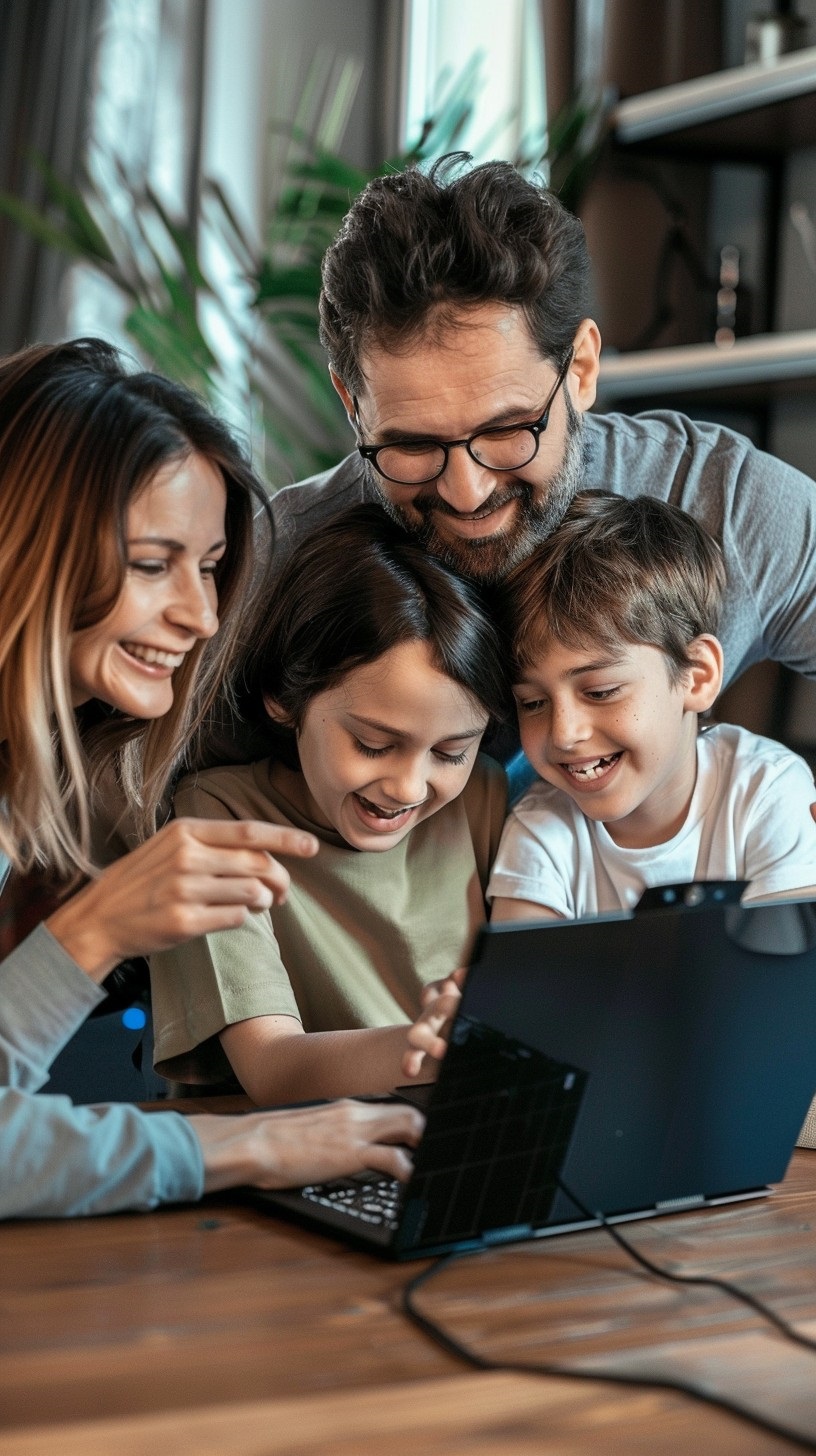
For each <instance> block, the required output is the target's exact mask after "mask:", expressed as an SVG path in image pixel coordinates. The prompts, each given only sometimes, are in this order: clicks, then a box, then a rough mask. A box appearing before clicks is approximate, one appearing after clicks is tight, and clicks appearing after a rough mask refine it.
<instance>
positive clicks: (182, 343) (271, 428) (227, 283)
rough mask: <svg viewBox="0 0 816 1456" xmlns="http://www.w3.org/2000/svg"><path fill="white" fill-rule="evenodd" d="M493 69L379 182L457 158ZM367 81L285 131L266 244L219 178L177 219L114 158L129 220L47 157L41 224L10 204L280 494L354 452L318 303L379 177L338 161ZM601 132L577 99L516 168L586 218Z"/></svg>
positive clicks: (467, 77) (318, 104)
mask: <svg viewBox="0 0 816 1456" xmlns="http://www.w3.org/2000/svg"><path fill="white" fill-rule="evenodd" d="M481 66H482V58H481V56H479V55H477V56H474V57H473V58H472V59H471V60H470V61H469V62H468V63H467V65H465V66H464V68H463V69H462V71H461V72H460V73H459V74H458V76H456V77H454V78H443V81H442V84H441V86H440V93H439V101H438V104H437V106H436V107H435V108H434V111H433V113H432V114H431V115H430V116H429V117H428V118H427V119H426V121H425V122H424V124H423V126H422V128H421V133H420V136H419V137H418V138H417V140H416V142H415V144H414V145H413V146H411V147H410V148H409V149H408V150H407V151H406V152H404V153H402V154H401V155H399V156H396V157H392V158H390V159H388V160H387V161H386V162H384V163H383V164H382V167H381V168H379V169H377V172H385V171H390V170H397V169H402V168H403V167H405V166H406V165H408V164H410V163H420V164H421V163H422V162H424V161H428V160H430V159H432V158H434V157H438V156H441V155H443V154H444V153H446V152H449V151H453V150H455V149H456V148H457V146H458V145H459V144H460V141H461V137H462V136H463V134H464V132H465V129H466V127H467V125H468V123H469V122H470V120H471V116H472V111H473V98H474V96H475V94H476V92H477V90H478V88H479V85H480V84H481V80H480V77H481ZM310 76H312V77H314V71H313V72H310ZM358 79H359V73H358V72H357V70H356V67H355V65H354V63H353V62H350V61H348V62H342V63H341V64H340V66H339V71H338V70H337V68H335V74H334V78H333V85H332V87H331V88H330V92H329V94H328V96H326V95H323V96H319V95H318V94H317V93H318V92H319V90H320V88H319V86H318V85H317V83H316V82H315V81H314V79H313V80H312V82H311V83H307V85H306V87H305V88H304V91H303V93H302V95H301V98H300V100H299V103H298V106H297V108H296V110H295V114H294V117H292V118H291V119H290V120H287V121H284V122H281V123H278V124H276V125H275V126H273V127H272V128H271V131H270V137H269V155H270V163H269V168H268V170H269V185H268V196H269V204H268V211H267V218H266V225H265V229H264V235H263V238H262V240H261V243H260V245H259V244H258V243H256V242H254V241H253V240H252V239H251V238H250V237H249V236H248V234H247V231H246V229H245V228H244V227H243V226H242V224H241V223H240V221H239V219H238V216H237V213H236V209H235V207H234V205H233V202H232V200H231V199H230V197H229V196H228V195H227V193H226V191H225V189H224V188H223V187H222V186H221V185H220V184H219V183H218V182H217V181H215V180H213V179H212V178H204V179H203V182H202V185H201V194H200V209H199V215H198V216H197V217H196V218H194V219H193V220H179V219H177V218H174V217H172V216H171V215H170V213H169V211H168V209H167V208H166V207H165V205H164V203H163V202H162V199H161V198H160V197H159V196H158V195H157V193H156V192H155V190H154V189H153V188H152V187H151V186H150V185H149V184H147V183H146V182H145V181H144V180H143V179H140V178H137V177H134V176H132V175H130V174H129V173H128V171H127V169H126V168H125V167H124V166H123V165H122V164H121V163H120V162H118V161H117V159H116V158H109V159H108V170H109V171H111V169H112V171H113V175H114V176H115V177H116V178H117V179H118V183H119V185H120V187H121V189H122V191H123V192H124V193H126V194H127V195H128V196H129V197H130V198H131V199H132V206H131V207H129V208H128V209H127V212H126V214H125V215H122V210H121V209H115V208H113V207H112V206H111V203H110V200H109V198H108V196H107V194H106V192H105V190H104V189H103V187H102V186H101V185H100V184H99V183H98V182H96V181H94V179H93V178H92V177H91V175H90V174H86V176H85V177H84V178H83V180H82V182H81V184H80V185H79V186H77V187H73V186H69V185H68V184H67V183H66V182H65V181H64V180H63V179H62V178H60V177H59V176H58V175H57V174H56V173H55V172H54V171H53V169H51V168H49V167H48V165H47V164H46V163H45V162H44V161H43V160H42V159H37V158H35V159H34V165H36V166H38V167H39V168H40V170H41V172H42V174H43V176H44V179H45V183H46V187H47V193H48V203H47V205H46V207H45V208H44V209H43V210H42V211H38V210H36V209H33V208H31V207H29V206H28V205H27V204H25V203H24V202H22V201H21V200H20V199H18V198H16V197H14V196H12V195H11V194H8V193H0V212H3V213H5V214H6V215H7V216H8V217H10V218H11V219H12V220H13V221H15V222H16V223H17V224H18V225H19V226H21V227H23V228H25V229H26V230H27V231H28V232H29V233H30V234H31V235H33V236H34V237H36V238H37V240H38V241H39V242H40V243H41V244H43V245H44V246H46V247H51V248H55V249H57V250H59V251H60V252H62V253H63V254H64V255H66V256H67V257H68V258H70V259H71V260H72V261H74V262H77V263H82V264H84V265H85V266H86V267H89V268H91V269H92V270H93V271H94V272H96V273H97V274H99V275H101V276H102V277H104V278H106V279H107V280H108V281H109V282H110V283H111V284H112V285H113V286H114V288H115V289H116V291H117V292H118V294H119V295H120V296H121V299H122V300H123V301H124V306H125V316H124V328H125V330H126V332H127V334H128V335H129V336H130V338H131V339H132V340H133V342H134V344H135V346H136V348H137V350H138V352H139V353H140V355H142V356H143V357H144V358H145V359H146V360H147V361H148V362H149V363H150V364H151V365H153V366H154V367H155V368H157V369H159V370H160V371H161V372H163V373H165V374H168V375H170V376H171V377H173V378H176V379H179V380H181V381H182V382H184V383H186V384H188V385H190V386H192V387H193V388H195V389H197V390H199V391H200V392H201V393H203V394H204V395H206V396H207V398H208V399H209V400H210V401H211V403H212V404H213V406H214V407H215V408H217V409H220V410H222V411H225V412H226V413H227V414H228V415H230V416H231V418H232V419H233V420H234V421H235V422H237V423H238V424H239V425H240V426H241V427H242V428H244V429H245V430H246V431H248V432H249V433H250V434H251V436H252V440H253V446H254V452H255V457H256V460H257V462H258V464H259V467H260V468H262V469H263V470H264V471H265V473H266V475H267V477H268V479H269V480H270V482H271V485H272V488H273V489H274V488H275V487H276V486H278V485H281V484H285V483H286V482H287V481H288V480H295V479H299V478H301V477H303V476H305V475H308V474H310V473H312V472H314V471H316V470H320V469H323V468H325V467H327V466H329V465H332V464H334V463H335V462H336V461H337V460H338V459H339V458H340V457H341V456H342V455H343V454H344V453H345V452H346V450H347V449H348V446H349V434H348V423H347V421H346V418H345V415H344V413H343V410H342V407H341V405H340V402H339V400H338V399H337V396H336V395H335V392H334V390H333V388H332V386H331V382H330V379H329V375H328V371H327V369H326V363H325V357H324V355H323V351H322V349H321V347H320V343H319V339H318V324H317V299H318V294H319V290H320V260H321V258H322V255H323V253H324V251H325V249H326V247H327V246H328V244H329V243H330V242H331V240H332V239H333V237H334V236H335V234H336V232H337V229H338V227H339V225H340V222H341V220H342V218H343V216H344V214H345V212H346V211H347V209H348V207H349V204H350V202H351V201H352V199H353V198H354V197H355V196H356V195H357V194H358V193H359V192H360V191H361V190H362V188H363V187H364V186H365V185H366V183H367V182H368V181H369V180H370V178H371V177H372V176H373V175H377V173H374V172H367V171H364V170H362V169H360V168H357V167H355V166H353V165H351V164H350V163H349V162H347V161H346V160H345V159H344V158H343V156H342V153H341V151H340V146H341V141H342V132H343V128H344V126H345V121H346V117H347V115H348V109H349V106H350V101H351V99H352V97H353V94H354V89H355V87H356V84H357V81H358ZM602 121H603V108H602V106H601V104H600V103H599V102H598V101H596V100H590V101H586V100H584V99H583V98H576V99H575V100H574V101H573V102H571V103H570V104H569V106H568V107H567V108H566V109H565V111H564V113H562V115H561V116H560V117H558V118H556V120H555V121H554V123H553V124H552V125H551V127H550V130H549V134H548V136H547V137H546V138H538V139H533V141H532V142H531V143H529V144H528V145H527V146H526V148H525V155H523V156H521V155H520V156H517V157H516V158H514V159H513V160H514V161H515V162H516V165H518V166H520V167H521V168H522V170H525V171H531V170H536V169H537V170H541V171H544V173H545V175H546V176H548V178H549V180H550V184H551V185H552V186H553V187H554V188H555V190H557V191H559V194H560V195H561V197H562V199H563V200H564V201H565V203H566V205H567V206H570V207H573V208H574V207H575V206H576V205H577V201H578V198H579V197H580V193H581V191H582V189H583V187H584V186H585V184H586V181H587V180H588V178H589V176H590V174H591V172H592V170H593V168H594V166H595V164H596V162H597V158H598V155H599V152H600V149H601V147H602V145H603V126H602ZM214 257H215V259H216V260H217V262H218V265H219V266H218V267H216V266H214V264H213V258H214ZM236 296H237V300H238V301H237V302H236Z"/></svg>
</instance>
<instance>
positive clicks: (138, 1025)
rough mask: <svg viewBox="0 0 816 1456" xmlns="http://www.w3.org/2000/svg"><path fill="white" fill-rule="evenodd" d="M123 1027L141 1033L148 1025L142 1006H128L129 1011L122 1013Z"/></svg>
mask: <svg viewBox="0 0 816 1456" xmlns="http://www.w3.org/2000/svg"><path fill="white" fill-rule="evenodd" d="M122 1025H123V1026H126V1027H127V1029H128V1031H141V1030H142V1027H144V1026H146V1025H147V1016H146V1014H145V1012H144V1011H143V1010H142V1008H141V1006H128V1009H127V1011H123V1012H122Z"/></svg>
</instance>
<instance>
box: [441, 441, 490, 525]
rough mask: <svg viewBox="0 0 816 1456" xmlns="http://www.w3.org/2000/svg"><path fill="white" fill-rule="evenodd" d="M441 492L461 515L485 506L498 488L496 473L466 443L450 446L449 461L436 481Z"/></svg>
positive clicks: (444, 498)
mask: <svg viewBox="0 0 816 1456" xmlns="http://www.w3.org/2000/svg"><path fill="white" fill-rule="evenodd" d="M436 489H437V492H438V494H439V495H440V496H441V497H442V499H443V501H445V502H446V503H447V505H449V506H452V507H453V509H454V510H455V511H458V512H459V513H460V514H461V515H470V513H471V512H472V511H477V510H478V509H479V507H480V506H483V505H484V503H485V501H486V500H487V499H488V497H489V496H491V495H492V494H493V491H494V490H495V489H496V475H495V472H494V471H492V470H488V468H487V466H486V465H480V464H479V462H478V460H474V459H473V457H472V455H469V454H468V452H467V449H466V447H465V446H464V445H451V446H449V447H448V462H447V465H446V466H445V469H444V470H443V472H442V474H441V475H440V476H439V478H438V480H437V482H436Z"/></svg>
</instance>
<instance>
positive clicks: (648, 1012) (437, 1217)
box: [253, 883, 816, 1259]
mask: <svg viewBox="0 0 816 1456" xmlns="http://www.w3.org/2000/svg"><path fill="white" fill-rule="evenodd" d="M744 888H745V886H744V885H742V884H720V883H717V884H714V883H708V884H695V885H680V886H666V887H663V888H661V889H659V890H652V891H649V892H647V894H646V896H644V899H643V901H642V902H641V904H640V905H639V906H638V907H637V909H636V910H635V911H634V912H631V913H630V912H626V913H624V914H622V915H617V916H610V917H603V918H599V919H593V920H585V921H571V922H564V921H560V922H558V921H550V922H544V923H539V924H535V925H532V924H523V925H522V924H518V923H512V924H507V925H495V926H492V925H487V926H485V927H484V928H483V929H482V930H481V931H480V932H479V934H478V937H477V941H476V945H475V948H474V954H473V958H472V962H471V966H470V969H469V971H468V976H467V982H466V985H465V989H464V993H463V997H462V1002H461V1006H460V1010H459V1014H458V1015H457V1017H456V1020H455V1022H454V1025H453V1027H452V1030H451V1036H450V1044H449V1048H448V1052H447V1054H446V1056H445V1058H444V1060H443V1062H442V1064H441V1067H440V1070H439V1075H438V1078H437V1081H436V1082H435V1083H434V1084H432V1085H431V1086H430V1088H417V1089H414V1090H413V1091H412V1090H411V1089H400V1090H401V1092H404V1095H405V1099H406V1100H409V1101H416V1102H419V1101H421V1100H422V1094H426V1095H427V1105H426V1106H425V1108H424V1111H425V1113H426V1118H427V1121H426V1127H425V1131H424V1133H423V1136H422V1140H421V1142H420V1144H419V1146H418V1148H417V1149H416V1152H415V1155H414V1171H413V1175H412V1177H411V1179H410V1182H408V1183H407V1184H400V1183H398V1182H396V1181H395V1180H391V1179H388V1178H383V1177H382V1176H379V1175H376V1174H364V1175H361V1176H360V1177H358V1178H353V1179H340V1180H336V1181H333V1182H331V1183H324V1184H317V1185H309V1186H307V1187H305V1188H301V1189H293V1190H286V1191H282V1192H280V1191H279V1192H263V1193H260V1192H259V1193H258V1194H257V1195H254V1194H253V1197H256V1196H257V1198H258V1199H259V1200H260V1201H261V1202H262V1204H263V1206H264V1207H265V1208H267V1209H268V1210H269V1211H270V1212H280V1213H283V1214H285V1215H287V1216H291V1217H294V1218H296V1219H297V1220H299V1221H302V1222H305V1223H307V1224H308V1225H309V1226H311V1227H313V1228H319V1229H321V1230H322V1231H323V1232H325V1233H329V1234H332V1235H335V1236H339V1237H341V1238H344V1239H347V1240H349V1241H351V1242H352V1243H354V1244H356V1245H357V1246H362V1247H365V1248H368V1249H370V1250H372V1251H376V1252H378V1253H381V1254H385V1255H387V1256H389V1257H391V1258H396V1259H412V1258H422V1257H427V1256H429V1255H435V1254H439V1253H446V1252H449V1251H451V1250H454V1249H458V1250H465V1249H475V1248H479V1247H483V1246H488V1245H494V1244H498V1243H503V1242H510V1241H514V1240H520V1239H531V1238H540V1237H543V1236H545V1235H548V1234H555V1233H563V1232H565V1231H567V1230H570V1229H579V1228H587V1227H593V1226H595V1225H596V1224H597V1223H598V1222H599V1220H598V1218H597V1217H592V1218H589V1217H587V1213H588V1212H591V1213H592V1214H593V1215H595V1214H597V1213H599V1212H600V1213H603V1214H604V1215H605V1216H606V1217H608V1218H610V1219H614V1220H622V1219H629V1218H642V1217H648V1216H650V1215H654V1214H660V1213H669V1212H677V1211H680V1210H684V1209H691V1208H697V1207H702V1206H704V1205H708V1204H719V1203H726V1202H731V1201H733V1200H736V1199H746V1198H753V1197H756V1196H758V1195H760V1194H766V1193H768V1192H769V1191H770V1189H769V1187H768V1185H769V1184H772V1183H776V1182H779V1181H781V1179H782V1178H783V1177H784V1174H785V1170H786V1168H787V1164H788V1161H789V1159H790V1155H791V1153H792V1151H793V1148H794V1145H795V1142H796V1138H797V1135H798V1133H799V1131H800V1128H801V1126H802V1123H803V1122H804V1119H805V1115H806V1113H807V1110H808V1107H809V1105H810V1101H811V1099H812V1097H813V1094H814V1090H816V1035H815V1034H814V1028H816V903H810V902H805V901H789V902H785V903H784V904H783V903H779V902H777V903H774V904H771V905H765V906H759V907H756V908H750V909H749V908H743V907H742V906H741V905H740V903H739V895H740V893H741V891H742V890H743V889H744ZM417 1094H419V1096H418V1095H417ZM566 1190H569V1191H566ZM570 1194H574V1195H575V1198H576V1200H578V1202H573V1200H572V1198H571V1197H570Z"/></svg>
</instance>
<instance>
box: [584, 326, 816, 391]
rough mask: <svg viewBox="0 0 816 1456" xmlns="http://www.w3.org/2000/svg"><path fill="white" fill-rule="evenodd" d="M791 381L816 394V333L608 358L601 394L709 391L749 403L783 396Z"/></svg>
mask: <svg viewBox="0 0 816 1456" xmlns="http://www.w3.org/2000/svg"><path fill="white" fill-rule="evenodd" d="M792 381H793V382H796V383H798V384H800V385H801V386H802V387H803V388H807V389H811V390H816V329H800V330H798V331H796V332H793V333H787V334H756V335H754V336H753V337H751V338H746V339H737V341H736V343H734V344H733V345H732V346H731V348H730V349H721V348H718V347H717V345H716V344H685V345H681V346H679V347H677V348H665V349H647V350H644V351H643V352H641V353H631V354H616V353H613V352H609V353H604V354H603V355H602V357H601V374H600V380H599V385H598V389H599V394H600V395H601V396H602V398H603V400H604V401H607V400H609V401H612V400H614V399H615V398H622V397H625V398H627V399H638V398H643V397H646V396H649V395H655V394H657V395H664V394H665V395H669V394H690V393H693V394H701V393H703V392H705V393H706V394H715V395H719V394H723V395H726V396H727V398H728V400H729V401H733V402H734V403H744V404H750V403H751V402H752V401H754V400H756V399H758V398H759V397H760V395H763V396H766V395H768V394H780V393H784V392H785V390H786V388H788V387H789V386H790V383H791V382H792Z"/></svg>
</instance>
